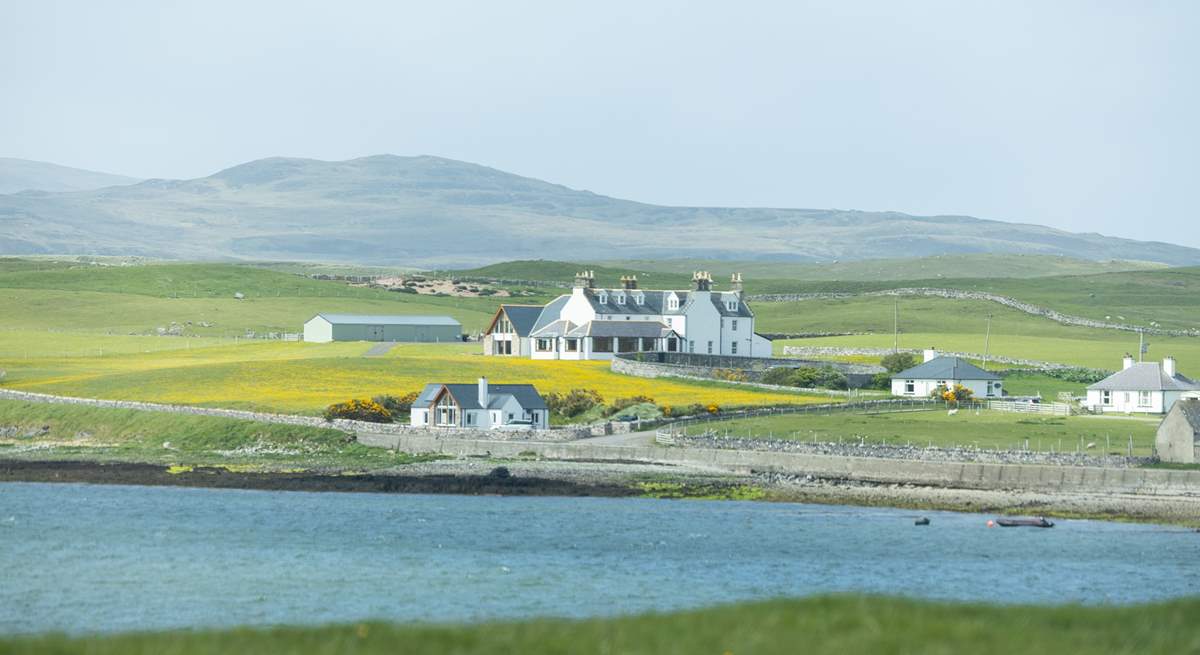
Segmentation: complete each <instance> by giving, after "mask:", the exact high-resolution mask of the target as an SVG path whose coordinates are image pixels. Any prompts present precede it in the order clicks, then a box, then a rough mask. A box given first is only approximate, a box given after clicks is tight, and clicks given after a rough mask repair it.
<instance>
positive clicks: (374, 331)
mask: <svg viewBox="0 0 1200 655" xmlns="http://www.w3.org/2000/svg"><path fill="white" fill-rule="evenodd" d="M367 341H383V326H382V325H368V326H367Z"/></svg>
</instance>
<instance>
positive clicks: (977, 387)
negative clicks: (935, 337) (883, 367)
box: [892, 348, 1004, 398]
mask: <svg viewBox="0 0 1200 655" xmlns="http://www.w3.org/2000/svg"><path fill="white" fill-rule="evenodd" d="M924 355H925V361H924V362H923V363H921V364H918V365H916V366H914V367H912V368H910V369H907V370H904V371H900V372H899V373H897V374H895V375H893V376H892V395H893V396H916V397H918V398H926V397H928V396H930V395H932V394H933V392H934V391H936V390H937V389H938V388H939V387H944V388H946V389H952V388H954V385H956V384H961V385H962V386H964V387H966V388H968V389H970V390H971V394H972V395H973V396H974V397H975V398H997V397H1000V396H1003V395H1004V383H1003V382H1001V381H1000V376H999V375H996V374H995V373H991V372H988V371H985V370H983V369H981V368H979V367H978V366H976V365H974V364H972V363H971V362H968V361H967V360H965V359H962V358H960V357H945V356H939V355H938V353H937V350H934V349H933V348H930V349H928V350H926V351H925V353H924Z"/></svg>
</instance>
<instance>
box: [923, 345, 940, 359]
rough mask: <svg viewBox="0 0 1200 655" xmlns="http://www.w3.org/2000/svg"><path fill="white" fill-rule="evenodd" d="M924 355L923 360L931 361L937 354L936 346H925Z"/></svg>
mask: <svg viewBox="0 0 1200 655" xmlns="http://www.w3.org/2000/svg"><path fill="white" fill-rule="evenodd" d="M924 355H925V361H927V362H931V361H933V360H935V359H937V356H938V351H937V348H934V347H933V346H930V347H928V348H926V349H925V352H924Z"/></svg>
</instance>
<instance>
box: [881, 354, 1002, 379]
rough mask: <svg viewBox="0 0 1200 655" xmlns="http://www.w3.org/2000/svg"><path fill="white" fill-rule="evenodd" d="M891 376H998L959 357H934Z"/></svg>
mask: <svg viewBox="0 0 1200 655" xmlns="http://www.w3.org/2000/svg"><path fill="white" fill-rule="evenodd" d="M892 378H893V379H894V378H907V379H910V380H999V379H1000V376H999V375H996V374H995V373H992V372H990V371H985V370H983V369H981V368H979V367H978V366H976V365H974V364H972V363H971V362H968V361H967V360H965V359H962V358H959V357H945V356H943V357H934V358H933V359H931V360H929V361H927V362H925V363H924V364H918V365H916V366H914V367H912V368H910V369H908V370H905V371H900V372H899V373H896V374H895V375H893V376H892Z"/></svg>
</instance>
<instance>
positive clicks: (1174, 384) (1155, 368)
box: [1088, 362, 1200, 391]
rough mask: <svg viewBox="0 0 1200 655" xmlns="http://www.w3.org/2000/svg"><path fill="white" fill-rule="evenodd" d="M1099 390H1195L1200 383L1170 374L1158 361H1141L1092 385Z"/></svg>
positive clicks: (1092, 387)
mask: <svg viewBox="0 0 1200 655" xmlns="http://www.w3.org/2000/svg"><path fill="white" fill-rule="evenodd" d="M1088 389H1089V390H1099V391H1194V390H1200V384H1197V383H1196V382H1194V381H1192V380H1191V379H1189V378H1187V377H1185V376H1183V375H1181V374H1179V373H1176V374H1175V375H1168V374H1167V372H1166V371H1164V370H1163V368H1162V367H1161V366H1159V364H1158V362H1141V363H1137V364H1134V365H1132V366H1130V367H1129V368H1127V369H1124V370H1121V371H1117V372H1116V373H1113V374H1112V375H1110V376H1108V377H1106V378H1104V379H1103V380H1101V381H1099V382H1097V383H1095V384H1093V385H1090V386H1089V387H1088Z"/></svg>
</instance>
